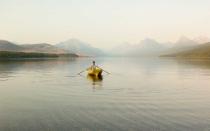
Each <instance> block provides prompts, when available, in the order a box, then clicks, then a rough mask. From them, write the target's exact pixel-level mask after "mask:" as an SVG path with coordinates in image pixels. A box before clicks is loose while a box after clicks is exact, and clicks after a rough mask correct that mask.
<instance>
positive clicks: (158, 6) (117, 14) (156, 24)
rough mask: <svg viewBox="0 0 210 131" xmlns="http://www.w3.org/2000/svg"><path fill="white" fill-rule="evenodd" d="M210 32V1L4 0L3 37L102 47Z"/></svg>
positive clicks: (1, 6)
mask: <svg viewBox="0 0 210 131" xmlns="http://www.w3.org/2000/svg"><path fill="white" fill-rule="evenodd" d="M182 35H185V36H188V37H190V38H193V37H197V36H208V37H209V36H210V0H0V39H6V40H11V41H16V42H20V43H38V42H48V43H51V44H55V43H57V42H60V41H64V40H67V39H69V38H78V39H81V40H83V41H86V42H89V43H91V44H92V45H93V46H97V47H112V46H115V45H117V44H120V43H122V42H131V43H138V42H139V41H140V40H142V39H144V38H146V37H150V38H154V39H157V40H158V41H175V40H176V39H178V37H179V36H182Z"/></svg>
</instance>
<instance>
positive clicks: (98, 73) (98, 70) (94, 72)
mask: <svg viewBox="0 0 210 131" xmlns="http://www.w3.org/2000/svg"><path fill="white" fill-rule="evenodd" d="M102 72H103V70H102V69H101V68H99V67H90V68H88V69H87V73H88V75H91V76H101V74H102Z"/></svg>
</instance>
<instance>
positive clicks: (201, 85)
mask: <svg viewBox="0 0 210 131" xmlns="http://www.w3.org/2000/svg"><path fill="white" fill-rule="evenodd" d="M92 60H93V58H84V59H80V58H79V59H71V60H32V61H1V62H0V130H4V131H7V130H21V131H24V130H34V131H35V130H90V131H93V130H125V131H127V130H149V131H150V130H167V131H168V130H180V131H181V130H185V131H186V130H190V131H192V130H195V131H198V130H199V131H207V130H210V81H209V80H210V61H208V60H175V59H159V58H150V59H146V58H97V59H95V60H96V62H97V64H98V65H99V66H101V67H102V68H104V69H105V70H107V71H109V72H111V74H110V75H106V74H105V73H104V76H103V79H102V80H97V79H94V80H93V79H91V78H87V77H86V74H83V75H82V76H75V75H76V74H77V73H78V72H80V71H81V70H83V69H85V68H86V67H88V66H89V65H90V64H91V61H92Z"/></svg>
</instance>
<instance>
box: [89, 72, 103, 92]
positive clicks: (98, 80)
mask: <svg viewBox="0 0 210 131" xmlns="http://www.w3.org/2000/svg"><path fill="white" fill-rule="evenodd" d="M87 79H88V80H89V81H91V82H92V85H93V89H101V87H102V81H103V76H102V75H99V76H95V75H87Z"/></svg>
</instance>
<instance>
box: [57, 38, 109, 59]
mask: <svg viewBox="0 0 210 131" xmlns="http://www.w3.org/2000/svg"><path fill="white" fill-rule="evenodd" d="M55 46H56V47H58V48H61V49H64V50H67V51H69V52H70V53H75V54H77V55H79V56H104V55H105V53H104V52H103V51H102V50H101V49H98V48H95V47H92V46H91V45H90V44H88V43H86V42H83V41H80V40H78V39H69V40H66V41H63V42H60V43H58V44H56V45H55Z"/></svg>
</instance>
